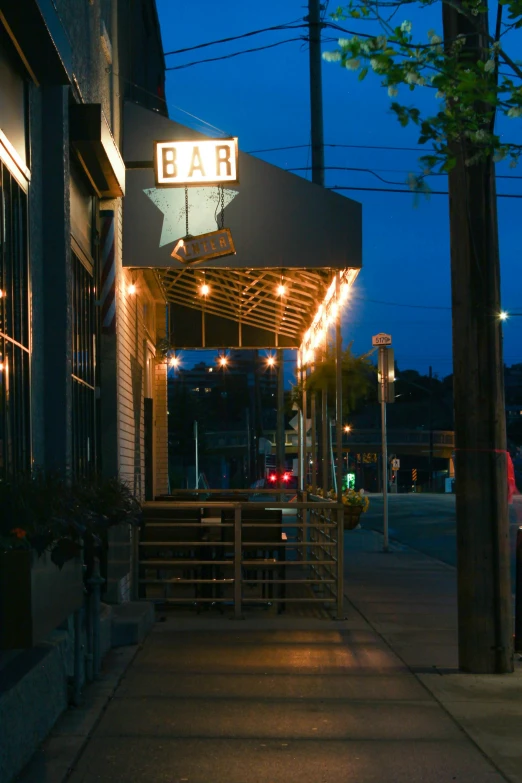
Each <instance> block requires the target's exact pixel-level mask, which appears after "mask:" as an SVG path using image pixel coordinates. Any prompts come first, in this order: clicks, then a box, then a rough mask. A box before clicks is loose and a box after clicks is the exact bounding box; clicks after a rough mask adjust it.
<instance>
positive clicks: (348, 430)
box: [344, 424, 352, 432]
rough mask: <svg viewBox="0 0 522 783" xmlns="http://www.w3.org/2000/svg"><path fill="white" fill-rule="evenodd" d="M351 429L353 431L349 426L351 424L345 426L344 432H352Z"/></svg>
mask: <svg viewBox="0 0 522 783" xmlns="http://www.w3.org/2000/svg"><path fill="white" fill-rule="evenodd" d="M351 429H352V428H351V427H350V425H349V424H345V426H344V431H345V432H350V430H351Z"/></svg>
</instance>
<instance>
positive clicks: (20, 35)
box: [0, 0, 167, 601]
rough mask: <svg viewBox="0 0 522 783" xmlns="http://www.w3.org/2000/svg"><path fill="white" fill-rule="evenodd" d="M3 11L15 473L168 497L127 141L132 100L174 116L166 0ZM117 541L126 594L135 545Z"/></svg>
mask: <svg viewBox="0 0 522 783" xmlns="http://www.w3.org/2000/svg"><path fill="white" fill-rule="evenodd" d="M0 20H1V25H0V177H1V191H0V210H1V215H2V221H1V225H2V228H1V231H2V234H1V238H0V241H1V251H0V291H1V295H0V354H1V356H0V472H1V474H2V475H3V476H6V477H9V476H10V475H15V474H18V473H20V472H22V471H29V470H31V469H34V468H43V469H45V470H58V471H61V472H64V473H69V474H72V475H75V476H79V477H81V476H86V475H89V474H91V473H92V472H99V473H103V474H105V475H119V476H120V477H121V478H123V479H124V480H125V481H126V482H127V483H128V484H129V485H130V486H131V488H132V489H133V491H134V492H135V494H136V495H137V496H138V497H139V498H143V497H144V496H145V495H146V494H148V495H149V496H152V494H153V493H154V492H160V491H166V480H167V479H166V467H165V469H164V470H163V471H162V470H161V469H159V470H158V471H157V472H156V470H155V460H158V459H159V460H160V461H161V459H162V457H163V452H165V454H164V459H165V463H166V434H165V425H166V364H165V360H164V359H163V357H161V356H160V355H159V354H158V352H157V348H156V346H157V345H158V342H159V340H160V339H161V336H162V335H163V336H164V334H165V329H164V324H165V304H164V298H163V296H162V294H161V291H160V289H159V287H158V285H157V282H156V280H155V277H154V275H153V273H152V272H151V273H147V272H142V273H134V272H131V271H130V270H125V269H123V266H122V254H123V247H122V220H123V210H122V201H123V196H124V193H125V166H124V163H123V158H122V154H121V146H122V139H123V134H124V128H123V122H122V115H123V103H124V101H125V100H132V101H134V102H136V103H139V104H140V105H142V106H144V107H146V108H148V109H151V110H153V111H155V112H158V113H163V114H165V115H166V113H167V110H166V103H165V98H164V62H163V52H162V45H161V36H160V30H159V23H158V18H157V12H156V7H155V2H154V0H142V1H141V2H124V1H123V0H57V2H56V3H55V4H50V3H49V4H48V3H45V4H44V3H39V2H37V0H25V1H23V0H22V1H21V2H20V1H19V2H16V3H14V2H8V1H7V0H5V1H3V2H0ZM156 422H158V423H159V425H160V426H159V427H158V428H156V426H155V423H156ZM157 431H158V432H159V431H161V432H162V433H163V434H162V435H159V436H158V437H156V434H155V433H156V432H157ZM162 482H163V483H162ZM112 543H113V549H114V552H113V554H114V557H113V562H114V563H116V562H118V563H119V566H118V567H116V566H115V568H114V570H113V572H112V573H109V575H108V578H109V581H110V584H109V590H108V595H109V597H110V598H111V600H116V601H117V600H122V599H125V598H126V597H128V585H129V574H130V565H129V566H128V567H127V563H126V561H127V559H128V556H129V554H130V549H129V546H128V542H127V541H125V542H120V543H119V544H118V545H117V544H116V541H113V542H112ZM119 546H124V547H125V554H123V556H122V552H121V551H119V552H116V549H117V548H118V547H119Z"/></svg>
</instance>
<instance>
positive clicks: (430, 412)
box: [428, 367, 433, 492]
mask: <svg viewBox="0 0 522 783" xmlns="http://www.w3.org/2000/svg"><path fill="white" fill-rule="evenodd" d="M432 378H433V370H432V368H431V367H430V397H429V404H430V407H429V426H430V458H429V466H430V467H429V470H430V479H429V482H428V488H429V490H430V492H432V491H433V381H432Z"/></svg>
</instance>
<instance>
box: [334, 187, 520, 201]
mask: <svg viewBox="0 0 522 783" xmlns="http://www.w3.org/2000/svg"><path fill="white" fill-rule="evenodd" d="M328 190H366V191H371V192H373V193H409V194H410V196H412V195H414V196H419V195H420V196H447V195H448V191H447V190H427V191H415V190H405V188H360V187H356V186H355V185H350V186H348V185H346V186H345V185H332V186H330V187H328ZM497 198H522V193H497Z"/></svg>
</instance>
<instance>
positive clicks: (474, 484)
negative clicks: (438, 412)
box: [325, 0, 522, 673]
mask: <svg viewBox="0 0 522 783" xmlns="http://www.w3.org/2000/svg"><path fill="white" fill-rule="evenodd" d="M438 1H439V2H440V5H441V8H442V27H443V37H441V36H440V35H437V33H436V32H435V31H433V30H432V31H430V32H429V33H428V40H427V41H420V40H414V36H413V26H412V23H411V22H410V21H408V20H404V21H403V22H402V23H401V24H400V25H399V26H395V27H393V26H392V19H393V17H394V15H395V14H396V13H397V11H399V10H400V11H402V10H403V9H404V7H406V6H411V5H412V4H411V3H409V2H408V0H382V2H380V1H377V0H375V2H374V0H350V5H349V6H348V7H347V8H346V9H345V10H344V11H343V9H341V8H340V9H338V11H337V13H336V14H335V21H336V22H338V21H342V20H346V19H347V18H354V19H367V20H371V21H373V22H374V23H377V24H378V25H379V28H380V29H379V34H378V35H363V36H361V34H357V35H353V34H351V38H342V39H340V40H339V45H338V49H337V50H336V51H335V52H330V53H325V59H327V60H336V61H338V62H340V63H341V65H343V66H344V67H345V68H347V69H348V70H353V71H358V72H359V78H360V79H361V78H365V76H366V74H367V73H368V72H369V70H370V69H372V70H373V71H374V72H375V73H377V74H380V75H381V78H382V82H383V84H384V86H385V87H386V89H387V90H388V93H389V95H390V97H392V98H396V97H398V94H399V89H400V87H401V86H406V87H407V88H408V89H409V90H410V91H411V92H414V91H416V90H420V89H428V90H429V89H431V90H434V91H436V93H435V96H436V98H437V99H438V100H441V101H442V105H441V107H440V109H438V110H434V111H433V112H428V113H426V112H425V113H424V114H423V113H422V112H421V109H419V108H418V106H407V105H405V104H404V103H399V102H398V101H393V103H392V109H393V110H394V111H395V113H396V115H397V117H398V119H399V122H400V123H401V124H402V125H403V126H406V125H407V124H408V123H410V122H413V123H414V124H416V125H418V126H419V129H420V134H419V143H421V144H427V143H430V145H431V148H430V150H429V152H428V154H427V155H425V156H424V157H423V158H422V159H421V164H422V170H421V171H420V172H419V173H417V174H415V175H412V176H411V177H410V185H411V187H412V189H413V190H414V191H416V192H419V191H428V190H429V188H428V186H427V185H426V176H427V175H428V174H431V173H432V172H433V171H434V170H437V171H439V172H446V173H447V174H448V189H449V209H450V249H451V250H450V252H451V280H452V311H453V358H454V404H455V440H456V495H457V497H456V510H457V547H458V564H459V568H458V603H459V663H460V667H461V668H462V669H463V670H465V671H471V672H476V673H493V672H499V673H502V672H510V671H513V642H512V618H511V606H510V603H511V587H510V579H509V525H508V513H507V512H508V509H507V452H506V425H505V416H504V382H503V362H502V344H501V341H502V335H501V326H500V319H499V317H498V315H499V313H500V269H499V267H500V264H499V248H498V227H497V212H496V190H495V171H494V162H495V161H496V160H501V159H502V158H504V157H506V156H509V157H511V165H516V162H517V160H518V157H519V155H520V151H521V146H520V145H518V144H516V143H513V142H510V141H504V140H502V139H501V137H500V134H499V133H498V132H497V131H496V128H495V122H496V120H497V117H498V116H499V115H505V116H506V117H508V118H517V117H521V116H522V82H521V78H522V70H521V68H520V67H519V65H518V63H516V62H515V61H514V58H513V57H512V56H511V55H510V54H509V53H508V52H507V51H506V42H507V41H508V39H509V33H510V32H512V31H513V30H516V29H518V28H520V27H522V2H521V0H507V1H506V0H500V2H499V3H498V5H497V7H496V14H495V18H496V21H495V31H494V35H491V34H490V32H489V21H488V14H489V9H488V5H487V2H485V0H438ZM436 2H437V0H421V2H420V3H419V5H420V7H421V8H422V7H424V8H426V7H430V6H434V5H435V4H436ZM383 9H384V12H385V13H386V14H388V16H387V17H385V16H384V15H383ZM504 9H505V10H506V11H507V14H508V20H507V21H506V20H505V19H504V18H503V16H504ZM341 29H342V28H341ZM345 32H346V31H345ZM506 36H507V37H506ZM443 39H444V40H443Z"/></svg>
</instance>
